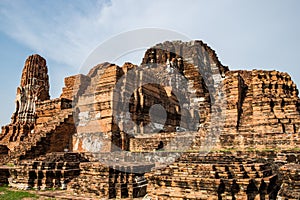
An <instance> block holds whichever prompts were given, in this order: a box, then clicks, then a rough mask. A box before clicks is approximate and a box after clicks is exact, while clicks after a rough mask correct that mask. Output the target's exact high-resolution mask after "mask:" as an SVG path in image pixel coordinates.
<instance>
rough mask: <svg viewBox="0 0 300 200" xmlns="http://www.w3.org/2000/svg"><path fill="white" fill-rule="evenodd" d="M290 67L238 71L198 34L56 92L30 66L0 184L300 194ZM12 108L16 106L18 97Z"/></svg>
mask: <svg viewBox="0 0 300 200" xmlns="http://www.w3.org/2000/svg"><path fill="white" fill-rule="evenodd" d="M298 95H299V94H298V89H297V87H296V85H295V83H294V82H293V81H292V79H291V77H290V76H289V75H288V74H287V73H285V72H278V71H275V70H274V71H264V70H252V71H246V70H237V71H231V70H229V68H228V67H227V66H223V65H222V63H221V62H220V61H219V60H218V57H217V55H216V53H215V51H214V50H212V49H211V48H210V47H209V46H207V45H206V44H205V43H203V42H202V41H191V42H181V41H174V42H164V43H161V44H157V45H155V46H153V47H151V48H149V49H148V50H147V51H146V52H145V55H144V58H143V60H142V63H141V64H140V65H139V66H138V65H134V64H131V63H125V64H124V65H123V66H121V67H119V66H117V65H115V64H111V63H101V64H99V65H97V66H95V67H93V68H91V70H90V71H89V73H88V74H86V75H83V74H79V75H74V76H70V77H67V78H65V86H64V87H63V89H62V94H61V95H60V97H59V98H56V99H51V98H50V95H49V78H48V68H47V65H46V60H45V59H44V58H42V57H41V56H39V55H32V56H29V57H28V59H27V60H26V61H25V66H24V69H23V72H22V78H21V83H20V86H19V87H18V88H17V93H16V101H15V104H16V110H15V112H14V113H13V114H12V117H11V123H10V124H8V125H6V126H3V127H2V132H1V134H0V163H1V164H2V165H3V166H2V167H1V169H0V182H1V183H9V184H10V186H12V187H15V188H19V189H31V188H34V189H38V190H44V189H52V188H53V189H59V188H60V189H65V190H67V191H68V192H70V193H72V194H75V195H76V194H85V196H87V197H93V198H99V199H109V198H111V199H113V198H129V199H132V198H139V197H140V198H142V197H145V199H218V200H220V199H240V200H243V199H248V200H256V199H270V200H271V199H294V200H296V199H300V149H299V147H300V138H299V136H300V99H299V97H298ZM12 103H13V102H12Z"/></svg>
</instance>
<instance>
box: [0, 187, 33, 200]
mask: <svg viewBox="0 0 300 200" xmlns="http://www.w3.org/2000/svg"><path fill="white" fill-rule="evenodd" d="M23 198H34V199H37V198H38V196H37V195H35V194H31V193H29V192H26V191H13V190H9V188H8V187H7V186H1V187H0V199H1V200H21V199H23Z"/></svg>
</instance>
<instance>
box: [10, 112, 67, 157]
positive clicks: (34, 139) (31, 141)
mask: <svg viewBox="0 0 300 200" xmlns="http://www.w3.org/2000/svg"><path fill="white" fill-rule="evenodd" d="M71 118H73V109H72V108H70V109H64V110H61V111H60V113H57V115H55V116H53V118H52V120H50V121H48V122H46V123H44V124H43V126H37V127H36V128H35V129H34V131H33V132H31V133H29V134H28V136H27V137H26V138H24V140H23V141H21V142H20V144H19V145H18V146H16V147H15V148H14V149H13V150H12V151H11V152H10V155H9V156H10V157H11V158H12V159H18V158H26V156H27V154H28V153H29V152H30V156H37V155H35V153H34V154H33V155H32V152H35V150H36V149H37V148H44V149H45V146H42V145H43V144H44V143H45V142H47V141H48V142H50V141H49V140H50V138H51V136H52V135H53V134H54V133H55V131H56V130H57V129H59V128H60V127H61V126H62V125H64V123H65V122H66V121H67V120H69V119H71ZM44 153H46V152H44Z"/></svg>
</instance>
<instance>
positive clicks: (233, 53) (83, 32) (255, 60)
mask: <svg viewBox="0 0 300 200" xmlns="http://www.w3.org/2000/svg"><path fill="white" fill-rule="evenodd" d="M299 9H300V1H298V0H285V1H284V0H251V1H249V0H198V1H196V0H195V1H191V0H185V1H183V0H182V1H176V0H165V1H158V0H152V1H146V0H135V1H134V0H111V1H109V0H107V1H103V0H99V1H97V0H48V1H46V0H43V1H40V0H26V1H25V0H14V1H11V0H1V1H0V44H1V45H0V49H1V54H0V66H1V68H0V69H1V71H0V80H1V84H0V94H1V95H0V125H4V124H7V123H9V121H10V117H11V114H12V112H13V110H14V106H15V105H14V99H15V93H16V88H17V86H18V85H19V83H20V76H21V71H22V68H23V65H24V61H25V59H26V58H27V56H29V55H31V54H34V53H38V54H40V55H42V56H43V57H45V58H46V59H47V65H48V68H49V75H50V82H51V98H56V97H58V96H59V95H60V93H61V88H62V87H63V79H64V77H66V76H69V75H73V74H77V73H78V72H79V70H80V66H81V64H82V63H83V62H84V61H85V59H86V57H87V56H88V55H89V54H90V52H91V51H92V50H93V49H95V48H96V47H97V46H98V45H99V44H101V43H103V42H104V41H107V40H108V39H109V38H111V37H112V36H115V35H118V34H120V33H122V32H126V31H131V30H134V29H141V28H151V27H155V28H161V29H168V30H173V31H176V32H179V33H181V34H184V35H186V36H187V37H188V38H191V39H201V40H203V41H204V42H206V43H208V44H209V46H211V47H212V48H213V49H215V50H216V52H217V54H218V57H219V59H220V60H221V62H222V63H223V64H224V65H228V66H229V67H230V69H267V70H271V69H276V70H279V71H285V72H288V73H289V74H290V75H291V76H292V78H293V80H294V81H295V82H296V83H297V85H300V73H299V71H300V69H299V63H298V58H299V53H300V51H299V49H298V48H299V46H300V39H299V35H300V23H299V19H300V16H299V15H300V13H299ZM132 59H133V60H129V61H132V62H135V63H139V62H140V60H138V59H135V58H134V57H132ZM108 61H110V60H108Z"/></svg>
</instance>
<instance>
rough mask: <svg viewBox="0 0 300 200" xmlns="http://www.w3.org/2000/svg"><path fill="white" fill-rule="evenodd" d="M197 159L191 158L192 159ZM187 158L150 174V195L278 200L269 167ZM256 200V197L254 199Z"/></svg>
mask: <svg viewBox="0 0 300 200" xmlns="http://www.w3.org/2000/svg"><path fill="white" fill-rule="evenodd" d="M192 157H194V156H190V157H189V158H187V157H186V158H187V159H190V158H192ZM186 158H183V159H180V160H178V161H177V162H175V163H172V164H171V165H169V166H168V167H166V168H164V169H159V170H156V171H155V172H153V173H152V174H151V173H149V174H148V175H147V176H148V180H149V182H150V183H149V186H148V188H149V190H148V191H149V193H150V195H151V196H156V197H158V198H159V199H231V198H232V199H234V198H236V197H239V199H240V198H241V197H244V198H245V199H247V198H248V199H252V197H257V196H260V197H261V198H264V199H273V198H274V197H276V195H277V192H278V189H279V184H278V181H277V179H278V177H277V175H276V174H274V173H273V169H272V167H271V165H270V164H267V163H260V162H256V161H255V160H253V161H245V160H243V161H241V160H239V159H238V158H236V157H232V158H229V157H228V156H226V155H223V156H222V154H219V155H218V153H215V154H209V155H207V156H198V157H195V158H194V161H188V160H186ZM253 199H254V198H253Z"/></svg>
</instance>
